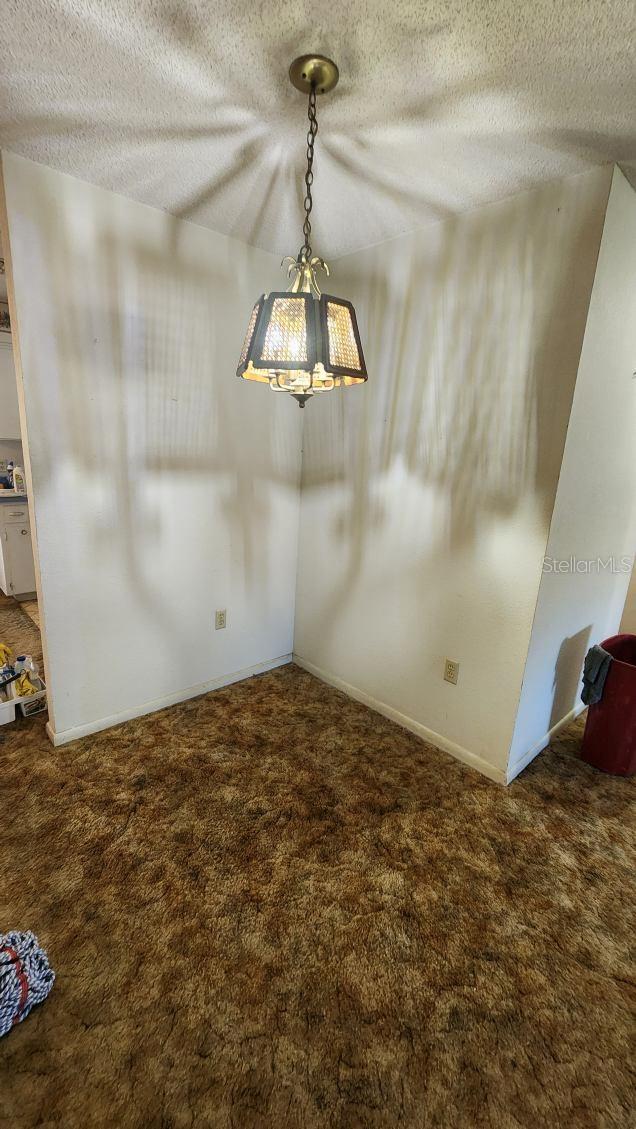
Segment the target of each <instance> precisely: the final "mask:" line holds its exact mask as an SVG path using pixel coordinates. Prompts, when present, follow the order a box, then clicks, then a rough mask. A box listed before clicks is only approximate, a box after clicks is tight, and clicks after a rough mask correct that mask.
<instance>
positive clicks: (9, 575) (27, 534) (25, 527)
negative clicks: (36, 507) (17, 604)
mask: <svg viewBox="0 0 636 1129" xmlns="http://www.w3.org/2000/svg"><path fill="white" fill-rule="evenodd" d="M0 589H1V590H2V591H3V592H4V594H5V596H26V595H27V593H30V592H35V565H34V563H33V546H32V545H31V526H30V525H29V511H28V509H27V506H26V503H20V504H17V503H16V504H15V505H13V504H11V503H7V502H3V503H2V504H1V505H0Z"/></svg>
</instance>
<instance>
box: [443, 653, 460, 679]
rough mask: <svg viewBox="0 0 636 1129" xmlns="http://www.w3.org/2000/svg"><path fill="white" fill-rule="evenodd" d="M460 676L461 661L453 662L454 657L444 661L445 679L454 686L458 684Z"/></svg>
mask: <svg viewBox="0 0 636 1129" xmlns="http://www.w3.org/2000/svg"><path fill="white" fill-rule="evenodd" d="M458 678H459V663H456V662H453V660H452V659H446V661H445V663H444V681H445V682H452V683H453V685H454V686H456V685H457V679H458Z"/></svg>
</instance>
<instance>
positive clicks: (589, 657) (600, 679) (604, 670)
mask: <svg viewBox="0 0 636 1129" xmlns="http://www.w3.org/2000/svg"><path fill="white" fill-rule="evenodd" d="M611 661H612V656H611V655H610V654H609V652H608V651H604V650H603V648H602V647H599V645H598V643H597V644H595V646H594V647H590V649H589V651H588V652H587V654H586V656H585V663H584V666H583V689H582V690H581V701H582V702H585V705H586V706H593V705H595V704H596V702H600V700H601V698H602V697H603V689H604V687H605V679H606V678H607V675H608V671H609V668H610V664H611Z"/></svg>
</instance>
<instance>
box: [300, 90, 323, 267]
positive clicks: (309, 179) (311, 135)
mask: <svg viewBox="0 0 636 1129" xmlns="http://www.w3.org/2000/svg"><path fill="white" fill-rule="evenodd" d="M307 117H308V118H309V129H308V130H307V171H306V172H305V199H304V200H303V207H304V209H305V221H304V223H303V235H304V236H305V242H304V243H303V245H302V247H301V248H300V253H299V256H298V257H299V259H302V258H304V259H305V260H306V261H307V262H309V261H310V260H311V243H310V239H311V220H310V218H309V217H310V215H311V209H312V206H313V200H312V196H311V186H312V184H313V182H314V169H313V165H314V142H315V140H316V134H317V133H318V118H317V117H316V87H315V85H314V84H313V83H312V87H311V91H310V93H309V106H308V108H307Z"/></svg>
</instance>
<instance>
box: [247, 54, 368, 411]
mask: <svg viewBox="0 0 636 1129" xmlns="http://www.w3.org/2000/svg"><path fill="white" fill-rule="evenodd" d="M338 77H339V76H338V68H337V66H336V64H335V63H334V62H332V61H331V59H327V58H325V56H324V55H301V56H300V58H299V59H294V62H293V63H292V65H291V67H290V68H289V78H290V81H291V82H292V83H293V85H294V86H295V87H296V89H297V90H300V91H302V93H304V94H308V95H309V106H308V111H307V116H308V119H309V129H308V131H307V170H306V172H305V197H304V200H303V208H304V211H305V221H304V223H303V235H304V237H305V238H304V242H303V245H302V247H301V248H300V251H299V252H298V255H297V257H296V258H295V259H294V258H293V257H292V256H288V257H287V258H286V259H283V265H285V264H287V274H288V277H290V278H292V282H291V286H290V287H289V289H288V290H286V291H285V290H274V291H272V292H271V293H269V294H261V296H260V298H259V299H258V301H257V302H256V304H255V306H254V309H253V310H252V314H251V317H250V320H249V324H248V327H247V333H246V335H245V341H244V342H243V349H242V351H241V356H240V358H239V363H238V368H237V370H236V375H237V376H240V377H242V378H243V380H256V381H260V382H261V383H262V384H269V386H270V388H271V389H273V391H274V392H288V393H290V395H292V396H293V397H294V398H295V399H296V400H297V402H298V404H299V406H300V407H301V408H304V406H305V404H306V402H307V400H308V399H309V398H310V397H311V396H314V395H315V394H316V393H317V392H330V391H331V390H332V389H333V388H338V387H340V386H344V387H349V386H350V385H353V384H363V383H364V381H365V380H366V379H367V369H366V365H365V361H364V355H363V353H362V344H361V342H360V334H359V332H358V321H357V318H356V312H355V310H354V308H353V306H352V305H351V302H347V301H346V300H345V299H344V298H335V297H334V296H333V295H331V294H321V293H320V289H319V287H318V283H317V281H316V272H317V271H318V270H323V271H324V272H325V274H327V275H328V274H329V267H328V266H327V264H326V263H325V261H324V260H323V259H321V258H320V256H319V255H314V253H313V250H312V247H311V242H310V239H311V220H310V218H309V217H310V215H311V209H312V206H313V199H312V195H311V186H312V184H313V180H314V172H313V164H314V143H315V140H316V134H317V133H318V119H317V117H316V95H317V94H327V93H328V92H329V91H330V90H333V88H334V86H335V85H336V83H337V81H338Z"/></svg>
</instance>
